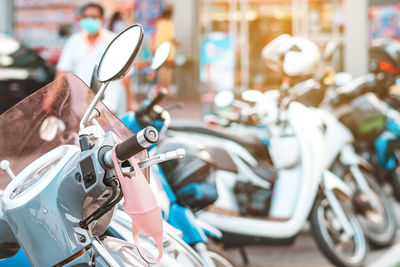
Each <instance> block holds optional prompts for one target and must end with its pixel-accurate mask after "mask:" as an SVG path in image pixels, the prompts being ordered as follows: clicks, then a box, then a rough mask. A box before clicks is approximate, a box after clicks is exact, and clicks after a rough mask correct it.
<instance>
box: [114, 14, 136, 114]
mask: <svg viewBox="0 0 400 267" xmlns="http://www.w3.org/2000/svg"><path fill="white" fill-rule="evenodd" d="M127 27H128V24H126V23H125V21H124V20H123V19H122V15H121V12H119V11H115V12H114V14H113V15H112V16H111V21H110V26H109V30H110V31H112V32H114V33H115V34H119V33H121V32H122V31H123V30H125V29H126V28H127ZM131 77H132V76H131V75H127V76H126V78H124V79H122V83H123V84H124V86H125V88H126V90H127V92H133V88H132V83H131ZM131 104H132V105H133V106H132V107H131V109H132V110H136V108H137V105H136V101H133V103H131Z"/></svg>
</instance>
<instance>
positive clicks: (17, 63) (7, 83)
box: [0, 34, 55, 114]
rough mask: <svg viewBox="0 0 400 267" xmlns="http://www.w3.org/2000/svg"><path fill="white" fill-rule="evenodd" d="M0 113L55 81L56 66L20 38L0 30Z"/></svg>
mask: <svg viewBox="0 0 400 267" xmlns="http://www.w3.org/2000/svg"><path fill="white" fill-rule="evenodd" d="M0 43H1V44H2V45H1V48H0V114H1V113H3V112H4V111H6V110H7V109H9V108H10V107H12V106H13V105H15V104H16V103H18V102H19V101H21V100H22V99H24V98H25V97H27V96H28V95H30V94H32V93H33V92H35V91H37V90H38V89H40V88H42V87H43V86H45V85H46V84H48V83H49V82H51V81H53V79H54V75H55V68H54V66H53V65H52V64H51V63H49V62H47V61H46V60H44V59H43V58H42V57H41V56H40V55H39V54H37V53H36V52H35V51H32V50H31V49H28V48H27V47H25V46H24V45H23V44H21V43H20V42H19V41H17V40H16V39H14V38H11V37H9V36H6V35H4V34H0Z"/></svg>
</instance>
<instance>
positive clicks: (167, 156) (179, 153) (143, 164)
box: [121, 148, 186, 176]
mask: <svg viewBox="0 0 400 267" xmlns="http://www.w3.org/2000/svg"><path fill="white" fill-rule="evenodd" d="M185 155H186V152H185V149H183V148H178V149H176V150H173V151H169V152H166V153H163V154H158V155H155V156H153V157H151V158H147V159H145V160H142V161H140V162H138V165H139V168H140V169H146V168H148V167H150V166H151V165H154V164H158V163H161V162H164V161H168V160H172V159H181V158H183V157H185ZM121 171H122V173H123V174H124V175H127V176H131V175H132V174H133V172H134V170H133V167H131V166H129V167H123V168H121Z"/></svg>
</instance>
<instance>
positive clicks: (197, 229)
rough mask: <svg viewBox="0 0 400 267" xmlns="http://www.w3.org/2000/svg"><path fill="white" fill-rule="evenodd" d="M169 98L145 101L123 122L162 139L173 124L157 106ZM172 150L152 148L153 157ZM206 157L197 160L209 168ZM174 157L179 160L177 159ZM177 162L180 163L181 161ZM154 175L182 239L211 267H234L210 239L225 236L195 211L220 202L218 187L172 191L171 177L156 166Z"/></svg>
mask: <svg viewBox="0 0 400 267" xmlns="http://www.w3.org/2000/svg"><path fill="white" fill-rule="evenodd" d="M166 94H167V92H166V90H165V89H163V90H161V91H160V92H159V93H158V95H157V96H156V97H155V98H154V99H153V100H152V101H149V100H145V101H144V102H142V104H141V105H140V107H139V109H138V110H137V111H136V113H133V112H130V113H128V114H126V115H125V116H124V117H122V118H121V121H122V122H123V123H124V124H125V125H126V126H127V127H128V128H129V129H130V130H131V131H132V132H133V133H137V132H139V131H140V130H142V129H143V128H144V127H146V126H147V125H152V126H153V127H155V128H156V129H157V130H158V131H159V132H160V133H161V134H160V135H161V136H162V133H164V132H165V128H166V127H167V124H168V123H165V121H168V120H169V115H167V116H165V115H166V114H167V113H166V112H165V110H164V109H163V108H162V107H161V106H159V105H157V103H159V102H160V101H161V100H162V98H163V97H165V96H166ZM167 143H168V141H167ZM168 150H169V149H168V145H166V146H165V149H164V151H163V145H162V144H161V145H160V147H155V146H152V147H150V148H149V153H150V155H152V154H154V152H155V151H157V152H160V151H161V152H166V151H168ZM178 150H179V149H178ZM168 153H173V152H167V153H166V154H167V155H168ZM178 153H179V152H178ZM206 153H207V152H205V151H202V153H199V154H197V155H198V158H197V159H196V160H198V161H202V162H203V163H204V165H207V164H208V162H207V161H208V159H209V156H203V158H201V155H200V154H203V155H204V154H206ZM155 157H157V156H155ZM174 157H176V156H175V155H174ZM160 160H161V159H160ZM182 160H183V159H182ZM173 161H174V160H172V161H171V160H170V161H169V162H173ZM176 161H177V162H178V161H179V159H177V160H176ZM173 164H174V163H173ZM204 165H202V166H204ZM192 166H193V165H192ZM180 169H182V168H180ZM183 169H185V168H183ZM151 172H152V175H153V176H152V177H157V180H158V181H159V183H160V184H161V186H162V188H163V190H164V191H165V193H166V195H167V197H168V201H169V208H168V210H167V211H163V213H164V218H165V220H166V221H167V222H168V223H169V224H171V225H172V226H174V227H175V228H177V229H179V230H180V231H182V239H183V240H184V241H185V242H186V243H187V244H189V245H191V246H192V247H193V248H194V249H195V250H196V251H197V252H198V253H199V254H200V256H201V257H202V259H203V261H204V262H205V263H206V264H207V266H233V265H234V264H233V263H232V261H231V260H229V259H228V257H227V256H226V254H225V253H224V252H223V251H222V250H221V249H220V248H219V247H218V246H215V245H213V244H212V243H210V239H209V238H208V236H210V237H212V238H213V239H221V237H222V233H221V232H220V231H219V230H218V229H216V228H214V227H212V226H210V225H208V224H206V223H205V222H202V221H200V220H198V219H196V217H195V216H194V214H193V211H192V209H193V210H196V209H201V208H204V207H205V206H207V205H209V204H211V203H212V202H213V201H215V200H216V198H217V195H216V194H217V193H216V188H215V185H210V184H208V183H196V182H193V183H189V184H187V185H185V186H183V187H181V188H179V189H177V188H176V186H175V188H172V187H171V185H170V181H169V180H168V178H167V176H168V175H166V173H164V171H163V169H162V168H161V167H160V166H157V165H152V166H151ZM178 180H179V179H178ZM213 186H214V188H213Z"/></svg>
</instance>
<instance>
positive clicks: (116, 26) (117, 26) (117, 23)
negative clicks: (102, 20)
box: [109, 11, 128, 34]
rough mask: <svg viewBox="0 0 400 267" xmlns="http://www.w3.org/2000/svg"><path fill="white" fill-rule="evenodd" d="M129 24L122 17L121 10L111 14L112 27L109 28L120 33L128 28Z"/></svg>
mask: <svg viewBox="0 0 400 267" xmlns="http://www.w3.org/2000/svg"><path fill="white" fill-rule="evenodd" d="M126 27H128V25H127V24H126V23H125V21H124V20H123V19H122V15H121V12H119V11H115V12H114V14H113V15H112V16H111V21H110V27H109V30H110V31H112V32H114V33H116V34H118V33H120V32H122V31H123V30H125V29H126Z"/></svg>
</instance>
